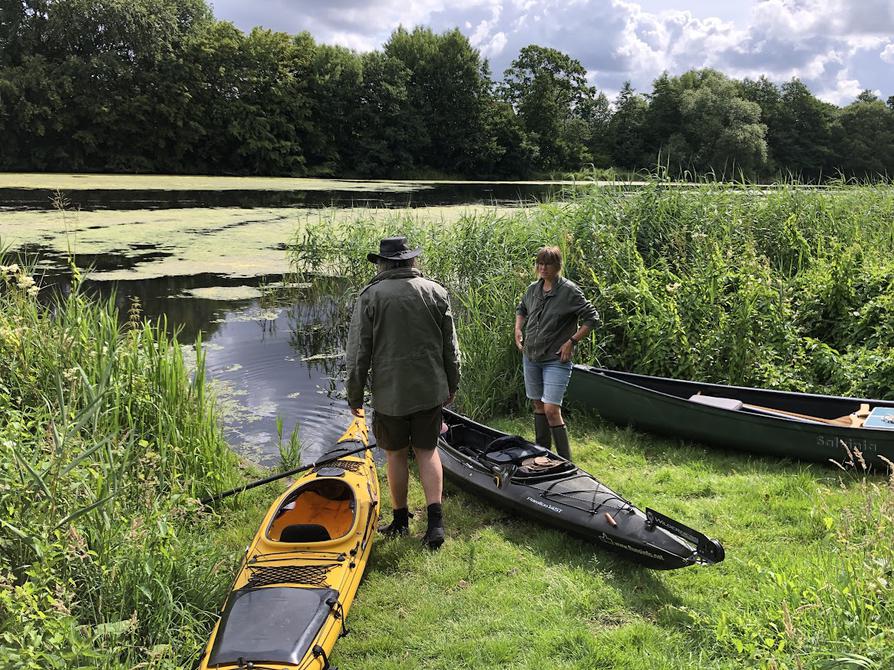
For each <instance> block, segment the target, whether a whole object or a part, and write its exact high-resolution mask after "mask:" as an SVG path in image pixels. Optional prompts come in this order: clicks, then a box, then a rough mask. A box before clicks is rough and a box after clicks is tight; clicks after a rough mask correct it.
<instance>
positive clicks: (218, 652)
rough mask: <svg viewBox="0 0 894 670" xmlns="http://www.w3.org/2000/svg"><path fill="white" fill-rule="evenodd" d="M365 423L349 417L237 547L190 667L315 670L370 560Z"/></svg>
mask: <svg viewBox="0 0 894 670" xmlns="http://www.w3.org/2000/svg"><path fill="white" fill-rule="evenodd" d="M366 440H367V433H366V422H365V420H364V419H363V418H362V417H360V418H357V419H355V420H354V421H353V423H352V424H351V426H350V427H349V428H348V430H347V432H346V433H345V434H344V435H343V436H342V438H341V440H339V442H338V444H337V445H336V453H344V455H343V456H337V457H333V458H331V459H329V460H328V461H327V462H326V464H325V466H324V465H319V466H316V467H313V468H312V469H311V470H310V471H308V472H307V473H306V474H305V475H304V476H302V477H301V478H300V479H299V480H298V481H296V482H295V483H294V484H293V485H292V486H290V487H289V489H288V490H287V491H286V492H285V493H283V494H282V496H280V498H279V499H278V500H277V501H276V502H275V503H274V504H273V505H272V506H271V507H270V509H269V510H268V512H267V514H266V515H265V517H264V520H263V522H262V523H261V526H260V528H259V529H258V532H257V534H256V535H255V538H254V540H253V541H252V543H251V544H250V545H249V547H248V549H247V550H246V552H245V558H244V560H243V561H242V565H241V567H240V569H239V573H238V574H237V575H236V579H235V580H234V582H233V587H232V590H231V591H230V595H229V597H228V598H227V601H226V603H225V604H224V607H223V610H222V611H221V616H220V620H219V621H218V623H217V625H216V626H215V628H214V631H213V632H212V634H211V639H210V640H209V642H208V646H207V648H206V650H205V653H204V654H203V656H202V660H201V663H200V665H199V668H200V670H211V669H216V668H219V670H234V669H236V668H241V669H243V670H244V669H247V668H252V667H267V668H271V667H272V668H275V669H276V670H280V669H282V668H289V669H290V670H291V669H294V670H323V669H325V668H329V667H330V664H329V654H330V653H331V651H332V647H333V646H334V644H335V641H336V640H337V639H338V638H339V637H340V636H341V635H343V634H344V633H345V632H346V630H347V629H346V627H345V616H346V615H347V612H348V609H349V608H350V606H351V603H352V602H353V600H354V594H355V593H356V591H357V586H358V585H359V583H360V578H361V576H362V575H363V569H364V568H365V567H366V563H367V561H368V559H369V553H370V549H371V548H372V541H373V537H374V535H375V528H376V521H377V520H378V517H379V510H378V501H379V480H378V478H377V476H376V466H375V463H374V462H373V458H372V454H371V453H370V452H369V451H365V452H361V453H359V454H349V453H345V452H349V451H356V450H357V449H358V447H360V448H362V447H363V446H365V445H366V444H367V441H366Z"/></svg>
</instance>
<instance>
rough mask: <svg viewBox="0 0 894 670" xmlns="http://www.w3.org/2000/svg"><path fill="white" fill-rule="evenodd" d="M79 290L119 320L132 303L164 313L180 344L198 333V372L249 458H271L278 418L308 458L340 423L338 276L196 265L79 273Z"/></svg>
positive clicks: (59, 279) (58, 281) (274, 459)
mask: <svg viewBox="0 0 894 670" xmlns="http://www.w3.org/2000/svg"><path fill="white" fill-rule="evenodd" d="M274 280H275V281H274ZM271 282H273V283H272V284H271ZM43 283H44V284H47V283H52V284H54V286H55V288H54V289H52V290H57V291H61V292H63V293H65V292H67V291H69V290H70V286H71V284H70V277H67V276H66V275H64V274H56V275H46V276H45V277H44V281H43ZM268 285H270V287H269V288H268ZM232 288H237V289H240V290H242V289H254V293H256V294H258V295H262V296H263V297H254V298H248V299H238V300H233V299H231V298H229V297H228V296H229V295H231V291H230V290H228V289H232ZM83 290H85V291H86V292H88V293H91V294H94V295H97V296H101V297H111V298H113V299H114V300H115V303H116V305H117V306H118V309H119V313H120V315H121V318H122V319H126V318H127V315H128V313H129V312H130V310H131V309H132V308H133V307H134V305H135V304H138V305H139V309H140V310H141V312H142V314H143V315H144V316H145V317H147V318H149V319H152V320H153V321H159V320H162V319H164V320H165V323H166V325H167V328H168V330H169V331H170V332H175V331H176V332H177V333H178V337H179V340H180V342H181V343H182V344H184V345H186V346H187V347H190V346H192V345H194V343H195V342H196V339H197V337H198V334H199V333H200V332H201V333H202V341H203V346H204V349H205V353H206V373H207V376H208V378H209V380H210V381H211V385H212V388H213V389H214V392H215V394H216V395H217V398H218V400H219V409H220V419H221V422H222V424H223V426H224V430H225V436H226V438H227V441H228V442H229V443H230V445H231V446H232V447H233V449H234V450H235V451H237V452H238V453H240V454H242V455H244V456H246V457H248V458H250V459H251V460H253V461H255V462H257V463H260V464H262V465H275V464H277V463H278V460H279V447H278V442H279V435H278V433H277V417H279V418H281V419H282V424H283V431H282V433H283V434H282V439H283V442H287V441H288V438H289V435H290V434H291V432H292V430H293V428H294V427H295V426H296V425H297V426H298V435H299V440H300V442H301V445H302V454H301V459H302V462H312V461H314V460H316V459H317V458H318V457H319V456H320V455H321V454H323V453H324V452H325V451H326V450H327V449H328V448H329V447H331V445H332V444H333V443H334V442H335V440H337V439H338V438H339V437H340V436H341V434H342V433H343V432H344V429H345V428H346V426H347V425H348V423H349V421H350V411H349V410H348V407H347V404H346V403H345V394H344V384H343V380H344V346H345V339H346V334H347V333H346V317H345V314H346V305H347V304H348V302H349V301H350V299H351V297H350V296H349V295H347V294H346V286H345V284H344V282H340V281H338V280H334V279H331V278H326V279H322V278H318V279H316V280H314V281H312V282H310V283H297V284H296V283H294V282H292V283H289V282H283V278H282V277H275V278H266V279H265V280H263V281H262V280H261V279H260V278H255V279H244V278H243V279H233V278H229V277H222V276H219V275H210V274H203V275H193V276H178V277H160V278H157V279H143V280H136V281H119V282H90V281H86V282H85V283H84V288H83ZM50 292H51V290H45V291H44V295H48V294H49V293H50ZM196 294H199V295H203V296H204V295H210V296H212V297H195V296H196ZM215 294H218V295H217V297H213V296H214V295H215Z"/></svg>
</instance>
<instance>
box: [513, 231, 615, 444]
mask: <svg viewBox="0 0 894 670" xmlns="http://www.w3.org/2000/svg"><path fill="white" fill-rule="evenodd" d="M535 268H536V270H537V275H538V276H539V279H538V280H537V281H535V282H534V283H532V284H531V285H530V286H528V289H527V290H526V291H525V295H524V296H523V297H522V299H521V302H520V303H519V304H518V307H517V308H516V310H515V346H517V347H518V349H519V351H521V352H522V361H523V364H524V373H525V394H526V395H527V397H528V398H529V399H530V400H531V402H532V403H533V405H534V435H535V438H536V441H537V444H539V445H540V446H542V447H547V448H549V449H551V448H552V442H553V441H555V443H556V452H557V453H558V454H559V456H562V457H563V458H566V459H568V460H569V461H570V460H571V447H570V446H569V444H568V431H567V430H566V428H565V421H564V419H563V418H562V398H563V397H564V396H565V389H566V388H567V387H568V380H569V379H570V378H571V358H572V355H573V354H574V347H575V345H576V344H577V343H578V342H580V341H581V340H582V339H583V338H585V337H586V336H587V335H588V334H589V333H590V331H591V330H592V329H593V328H594V327H595V326H596V321H597V320H598V319H599V314H598V313H597V312H596V308H594V307H593V305H592V304H590V301H589V300H587V299H586V298H585V297H584V294H583V292H582V291H581V290H580V288H579V287H578V286H577V284H575V283H574V282H572V281H570V280H568V279H565V277H562V276H561V275H560V274H559V273H560V271H561V269H562V252H561V251H560V250H559V248H558V247H543V248H542V249H540V251H538V252H537V259H536V264H535ZM578 323H580V325H578Z"/></svg>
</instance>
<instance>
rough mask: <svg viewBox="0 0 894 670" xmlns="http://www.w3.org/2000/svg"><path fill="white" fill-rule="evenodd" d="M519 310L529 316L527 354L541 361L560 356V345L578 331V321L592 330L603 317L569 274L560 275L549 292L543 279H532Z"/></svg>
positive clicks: (525, 336) (525, 328)
mask: <svg viewBox="0 0 894 670" xmlns="http://www.w3.org/2000/svg"><path fill="white" fill-rule="evenodd" d="M515 313H516V314H519V315H521V316H522V317H524V319H525V322H524V325H523V327H522V335H523V341H524V350H525V351H524V353H525V356H527V357H528V360H531V361H537V362H538V363H543V362H546V361H553V360H558V359H559V348H560V347H561V346H562V345H563V344H564V343H565V342H566V341H567V340H568V338H570V337H571V336H572V335H574V333H575V332H576V331H577V328H578V321H581V322H583V323H585V324H586V325H588V326H589V327H590V329H591V330H592V329H593V328H595V327H596V322H597V321H598V320H599V313H598V312H597V311H596V308H595V307H593V305H592V304H590V301H589V300H587V299H586V298H585V297H584V293H583V291H581V290H580V287H579V286H578V285H577V284H575V283H574V282H573V281H571V280H570V279H565V277H557V278H556V283H555V285H554V286H553V290H552V291H550V292H549V293H544V292H543V280H542V279H538V280H537V281H535V282H534V283H532V284H531V285H530V286H528V289H527V290H526V291H525V295H524V296H523V297H522V299H521V302H520V303H519V304H518V307H517V308H516V310H515Z"/></svg>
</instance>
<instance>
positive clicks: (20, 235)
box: [0, 175, 564, 465]
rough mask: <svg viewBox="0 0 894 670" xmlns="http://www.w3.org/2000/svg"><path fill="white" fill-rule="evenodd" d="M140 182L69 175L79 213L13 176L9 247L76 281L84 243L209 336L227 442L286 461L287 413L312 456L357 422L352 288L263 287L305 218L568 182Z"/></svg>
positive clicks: (45, 272) (123, 288) (175, 316)
mask: <svg viewBox="0 0 894 670" xmlns="http://www.w3.org/2000/svg"><path fill="white" fill-rule="evenodd" d="M7 177H9V176H7ZM75 177H80V176H75ZM70 179H71V177H69V180H70ZM123 179H124V180H126V179H127V178H123ZM135 179H137V178H135ZM139 179H141V181H139V182H137V181H134V182H133V183H131V184H129V183H127V182H126V181H125V183H124V186H125V187H124V188H122V187H121V184H119V183H116V184H114V185H112V186H105V185H104V184H102V180H101V179H96V180H92V181H91V180H90V179H86V180H82V181H79V182H75V184H76V185H77V188H71V187H70V181H69V182H65V181H64V180H63V179H61V178H60V180H59V181H60V182H63V183H65V184H66V185H67V186H69V188H66V190H64V191H63V195H64V197H65V199H66V201H67V204H66V211H60V210H58V209H54V208H53V206H52V205H51V200H52V198H53V196H54V190H53V187H52V183H53V179H52V176H47V175H42V176H39V179H37V182H38V183H37V185H34V184H32V183H30V182H29V181H28V180H23V181H24V182H26V185H22V186H17V182H16V180H15V179H10V178H7V179H5V180H4V179H0V243H2V244H4V245H11V246H12V247H13V248H14V249H18V250H20V251H24V252H26V253H27V254H29V255H30V257H31V259H32V260H33V261H36V262H37V263H38V268H39V271H38V274H39V275H41V276H42V277H43V283H45V284H49V283H54V282H57V281H64V270H63V268H64V265H65V261H64V259H65V256H66V254H67V252H68V250H69V249H71V250H72V251H74V252H75V253H76V258H77V262H78V265H79V266H81V267H91V268H92V269H93V271H92V273H91V274H90V275H89V277H90V280H89V281H88V282H87V284H86V287H87V288H88V290H91V291H95V292H98V293H99V294H101V295H112V294H114V295H115V296H116V300H117V302H118V304H119V306H120V308H121V310H122V313H123V314H126V313H127V311H128V310H129V309H130V307H131V306H132V304H133V303H134V300H138V301H139V304H140V308H141V310H142V311H143V314H144V315H146V316H148V317H150V318H153V319H158V318H161V317H165V318H166V319H167V321H168V324H169V326H170V327H171V328H176V329H178V331H179V333H180V340H181V342H183V343H184V344H187V345H192V344H193V343H194V342H195V341H196V337H197V334H198V333H199V332H201V333H202V340H203V342H204V348H205V352H206V369H207V374H208V377H209V378H210V379H211V381H212V384H213V386H214V388H215V389H216V392H217V394H218V397H219V399H220V408H221V419H222V422H223V424H224V427H225V431H226V437H227V440H228V442H229V443H230V444H231V446H232V447H233V449H234V450H236V451H237V452H238V453H240V454H242V455H244V456H246V457H248V458H250V459H251V460H253V461H255V462H258V463H260V464H263V465H272V464H275V463H276V462H277V461H278V459H279V447H278V443H279V437H278V434H277V418H279V419H280V420H281V421H282V426H283V440H287V439H288V436H289V434H290V433H291V431H292V429H293V428H294V427H295V426H296V425H297V426H298V431H299V438H300V441H301V444H302V461H304V462H311V461H313V460H315V459H316V458H317V457H318V456H319V455H320V453H322V451H324V450H325V449H326V448H327V447H328V446H329V445H331V444H332V443H333V442H334V440H336V439H337V438H338V437H339V436H340V435H341V433H342V432H343V430H344V428H345V427H346V425H347V424H348V422H349V420H350V419H349V414H350V413H349V412H348V409H347V406H346V404H345V401H344V398H343V368H344V363H343V353H344V336H345V326H346V324H345V323H344V320H345V317H344V312H343V311H342V310H340V309H339V308H338V305H339V304H342V303H343V302H344V301H343V300H341V299H339V298H340V297H341V293H342V292H341V290H340V289H341V287H339V286H338V284H337V282H335V283H333V282H332V281H331V280H328V279H327V280H323V279H320V280H318V281H316V282H314V285H313V286H310V287H307V286H299V287H295V286H293V287H291V288H288V289H285V290H281V291H277V292H276V293H277V295H278V296H279V297H278V298H277V297H271V296H270V295H269V294H267V293H266V292H265V291H263V290H261V287H262V286H268V285H270V284H272V283H276V282H281V281H282V280H283V277H284V276H285V275H286V273H287V272H288V267H289V266H288V259H287V257H286V246H287V244H288V243H289V242H290V240H291V238H292V236H293V235H294V233H295V231H296V230H297V229H298V228H299V227H300V225H301V222H302V221H303V220H307V218H308V217H318V216H355V215H358V214H359V211H358V210H362V211H363V213H364V215H377V216H388V215H389V213H393V211H394V210H395V209H406V208H412V209H413V212H414V214H415V215H418V216H423V217H426V216H429V217H440V220H450V219H451V217H452V218H455V217H456V216H459V215H461V213H462V212H465V211H468V209H469V208H481V207H489V208H512V207H518V206H522V205H526V204H530V203H533V202H536V201H540V200H545V199H549V198H555V197H557V196H558V195H559V193H560V192H561V191H562V189H563V188H564V186H563V185H560V184H542V183H536V184H525V183H480V184H475V183H461V184H456V183H452V184H443V185H439V184H433V183H430V182H426V183H419V184H418V186H417V187H414V185H413V183H412V182H399V183H398V182H395V183H394V184H391V183H388V182H377V183H376V184H363V185H362V187H356V188H354V186H355V185H354V184H351V183H348V186H351V188H349V187H346V186H345V183H341V182H332V183H328V184H327V183H322V184H321V183H320V182H314V184H313V188H308V189H307V190H302V189H301V188H300V180H291V182H296V181H298V183H297V184H296V187H295V188H279V186H278V184H277V182H276V181H275V180H265V182H264V186H263V188H251V186H252V182H251V181H250V180H242V182H240V183H239V188H217V182H215V181H214V180H204V182H208V181H210V186H211V187H210V188H209V187H208V186H209V184H207V183H204V182H203V184H202V187H201V188H196V187H195V185H194V184H191V183H188V182H184V184H183V187H182V188H180V189H178V188H172V187H171V185H170V184H166V188H164V189H152V188H146V182H147V180H150V183H151V179H150V178H146V177H143V178H139ZM165 179H167V180H171V179H172V178H165ZM93 182H99V187H97V183H93ZM224 182H225V180H221V183H224ZM246 182H247V183H246ZM271 182H273V184H274V186H273V188H270V187H269V185H270V183H271ZM176 185H177V181H176V180H175V181H174V186H175V187H176ZM372 273H373V268H372V266H370V276H372ZM265 296H266V297H265Z"/></svg>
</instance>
